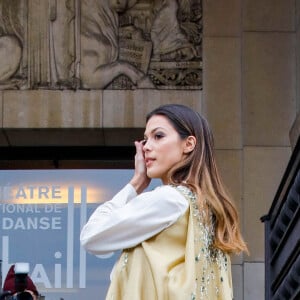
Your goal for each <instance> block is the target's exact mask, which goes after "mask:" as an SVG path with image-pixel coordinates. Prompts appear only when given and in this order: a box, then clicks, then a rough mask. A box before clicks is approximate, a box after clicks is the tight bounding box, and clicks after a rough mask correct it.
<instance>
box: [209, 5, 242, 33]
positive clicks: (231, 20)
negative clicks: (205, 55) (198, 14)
mask: <svg viewBox="0 0 300 300" xmlns="http://www.w3.org/2000/svg"><path fill="white" fill-rule="evenodd" d="M241 3H242V1H240V0H227V1H223V0H216V1H210V0H204V1H203V34H204V36H205V37H210V36H240V32H241Z"/></svg>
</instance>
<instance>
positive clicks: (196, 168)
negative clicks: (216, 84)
mask: <svg viewBox="0 0 300 300" xmlns="http://www.w3.org/2000/svg"><path fill="white" fill-rule="evenodd" d="M153 115H162V116H165V117H166V118H167V119H168V120H169V121H170V123H171V124H172V126H173V127H174V129H175V130H176V131H177V132H178V134H179V136H180V138H181V139H186V138H187V137H188V136H194V137H195V138H196V141H197V142H196V145H195V148H194V150H193V151H192V152H191V153H189V155H187V156H186V158H185V159H184V160H183V161H181V162H179V163H178V164H176V165H175V166H174V167H173V168H172V169H171V170H170V171H169V173H168V179H169V183H170V184H175V185H179V184H185V185H187V186H189V187H190V188H191V189H192V190H193V191H194V192H196V194H197V195H198V201H199V202H201V201H203V199H204V198H205V202H206V203H207V205H208V207H209V208H210V209H211V210H212V213H213V217H214V220H215V240H214V245H215V247H217V248H219V249H221V250H223V251H225V252H227V253H239V252H241V251H246V252H247V253H248V249H247V246H246V244H245V242H244V240H243V238H242V235H241V232H240V225H239V217H238V213H237V210H236V207H235V205H234V204H233V202H232V200H231V199H230V197H229V196H228V194H227V192H226V190H225V187H224V184H223V183H222V181H221V177H220V174H219V172H218V169H217V165H216V160H215V155H214V149H213V147H214V142H213V135H212V133H211V130H210V128H209V125H208V122H207V121H206V119H205V118H203V117H202V116H201V115H200V114H199V113H197V112H195V111H193V110H192V109H190V108H188V107H186V106H184V105H179V104H167V105H163V106H160V107H158V108H156V109H155V110H153V111H152V112H150V113H149V114H148V115H147V118H146V120H147V122H148V120H149V119H150V118H151V117H152V116H153ZM201 199H202V200H201Z"/></svg>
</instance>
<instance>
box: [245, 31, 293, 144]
mask: <svg viewBox="0 0 300 300" xmlns="http://www.w3.org/2000/svg"><path fill="white" fill-rule="evenodd" d="M243 48H244V57H243V69H244V70H243V71H244V74H243V78H244V81H243V127H244V144H245V145H249V146H256V145H263V146H289V145H290V141H289V130H290V128H291V126H292V124H293V122H294V120H295V117H296V104H295V98H296V82H295V81H296V78H295V75H296V67H295V66H296V56H295V35H294V34H289V33H246V34H245V38H244V46H243Z"/></svg>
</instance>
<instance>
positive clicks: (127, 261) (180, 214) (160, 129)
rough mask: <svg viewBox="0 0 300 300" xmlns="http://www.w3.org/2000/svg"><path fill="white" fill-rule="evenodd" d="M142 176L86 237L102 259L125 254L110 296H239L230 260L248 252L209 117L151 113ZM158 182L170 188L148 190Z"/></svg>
mask: <svg viewBox="0 0 300 300" xmlns="http://www.w3.org/2000/svg"><path fill="white" fill-rule="evenodd" d="M135 146H136V156H135V173H134V176H133V178H132V179H131V181H130V183H129V184H128V185H126V186H125V187H124V188H123V189H122V190H121V191H120V192H119V193H118V194H117V195H116V196H115V197H114V198H113V199H112V200H110V201H108V202H106V203H105V204H103V205H101V206H100V207H98V208H97V210H96V211H95V212H94V213H93V214H92V216H91V217H90V219H89V221H88V223H87V224H86V225H85V226H84V228H83V229H82V232H81V243H82V245H83V246H84V247H85V249H86V250H87V251H89V252H91V253H94V254H104V253H107V252H109V251H115V250H118V249H123V252H122V255H121V257H120V259H119V261H118V262H117V263H116V265H115V267H114V270H113V272H112V275H111V276H112V278H111V280H112V281H111V285H110V288H109V290H108V294H107V298H106V299H115V300H122V299H125V300H142V299H143V300H147V299H149V300H154V299H158V300H167V299H171V300H184V299H206V300H214V299H222V300H227V299H232V285H231V263H230V257H229V255H230V254H231V253H239V252H241V251H247V247H246V245H245V243H244V241H243V239H242V237H241V234H240V230H239V223H238V215H237V212H236V209H235V207H234V205H233V203H232V202H231V200H230V199H229V197H228V196H227V195H226V193H225V190H224V187H223V185H222V183H221V180H220V176H219V174H218V171H217V168H216V162H215V158H214V155H213V138H212V135H211V132H210V130H209V127H208V124H207V122H206V120H205V119H204V118H203V117H201V116H200V115H199V114H198V113H196V112H194V111H193V110H191V109H189V108H188V107H185V106H183V105H173V104H170V105H164V106H161V107H159V108H157V109H155V110H154V111H152V112H151V113H150V114H149V115H148V116H147V124H146V130H145V139H144V140H143V141H141V142H135ZM152 178H160V179H161V180H162V183H163V185H162V186H161V187H158V188H156V189H155V190H153V191H150V192H144V193H143V191H144V189H145V188H146V187H147V186H148V185H149V182H150V180H151V179H152Z"/></svg>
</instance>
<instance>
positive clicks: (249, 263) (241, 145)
mask: <svg viewBox="0 0 300 300" xmlns="http://www.w3.org/2000/svg"><path fill="white" fill-rule="evenodd" d="M85 2H86V1H85ZM142 2H143V3H146V2H147V1H146V2H145V1H142ZM32 3H33V2H32ZM146 4H147V3H146ZM298 10H299V1H296V0H278V1H273V0H263V1H261V0H227V1H221V0H217V1H211V0H203V38H202V43H203V45H202V47H203V52H202V59H201V61H202V60H203V82H201V84H200V83H199V82H198V86H197V88H195V85H191V86H189V87H187V86H185V87H178V86H177V87H176V86H175V87H174V86H173V87H171V88H170V87H169V88H162V87H161V86H160V87H157V86H156V87H154V88H147V87H146V88H143V89H139V87H138V86H137V87H134V88H132V86H127V87H128V88H124V86H121V87H120V85H118V84H120V82H115V85H110V86H108V88H105V89H103V88H101V87H96V88H95V87H93V85H91V86H90V87H88V88H85V87H83V89H80V88H74V84H75V85H76V84H78V82H77V81H76V80H75V81H68V80H67V81H65V82H64V83H65V84H69V86H67V87H68V88H65V87H62V86H60V88H61V89H59V88H58V85H57V82H55V84H54V85H52V83H53V82H52V81H51V80H50V81H49V82H48V83H49V85H48V87H47V88H40V89H34V88H35V86H34V85H31V86H30V85H29V88H28V85H26V86H25V87H26V88H24V86H22V85H20V86H18V87H17V89H15V90H11V89H8V90H7V89H2V91H0V102H1V103H0V120H1V125H2V131H1V132H0V145H1V146H41V145H43V146H47V145H49V146H59V145H63V146H65V145H71V146H76V145H80V146H84V145H88V146H90V145H97V146H99V145H101V146H111V145H113V146H115V145H131V144H132V141H133V139H135V138H136V137H137V136H138V135H139V134H140V132H141V131H140V129H141V128H143V126H144V116H145V114H146V113H147V112H148V111H149V110H151V109H152V108H154V107H156V106H158V105H160V104H163V103H184V104H186V105H189V106H191V107H192V108H194V109H196V110H198V111H199V112H202V113H203V114H204V115H205V116H206V117H207V119H208V120H209V123H210V125H211V127H212V130H213V132H214V135H215V145H216V152H217V160H218V163H219V166H220V169H221V172H222V174H223V177H224V180H225V183H226V184H227V186H228V188H229V190H230V192H231V193H232V195H233V196H234V198H235V199H236V202H237V205H238V208H239V211H240V215H241V223H242V227H243V232H244V236H245V239H246V240H247V242H248V244H249V248H250V256H239V257H234V258H233V281H234V293H235V299H238V300H242V299H244V300H258V299H264V226H263V224H262V223H261V222H260V217H261V216H262V215H264V214H265V213H266V212H267V211H268V209H269V207H270V205H271V202H272V200H273V198H274V195H275V192H276V189H277V187H278V184H279V182H280V180H281V176H282V175H283V172H284V170H285V167H286V165H287V162H288V160H289V157H290V154H291V143H290V137H289V133H290V129H291V128H292V125H293V124H294V122H295V119H296V114H297V111H298V113H299V107H300V105H299V86H300V85H299V65H300V64H299V53H300V51H299V50H300V46H299V41H300V38H299V28H298V27H299V26H298V23H299V21H298V19H299V12H298ZM75 25H76V24H74V26H75ZM74 28H75V29H76V26H75V27H74ZM55 30H57V29H55ZM75 32H76V30H75ZM31 38H32V37H31ZM73 49H74V51H75V53H76V47H75V48H73ZM198 51H199V49H198ZM16 55H17V54H16ZM28 57H29V56H28ZM66 59H67V58H66ZM179 61H180V62H181V63H182V61H184V59H183V57H181V58H180V59H179ZM26 63H27V62H23V65H24V64H26ZM173 63H174V61H173ZM23 65H22V66H23ZM191 65H192V64H191ZM191 65H189V66H191ZM156 66H157V65H156ZM168 66H170V64H169V65H168ZM73 67H74V66H73ZM181 68H182V65H181ZM197 68H198V69H197V70H198V71H199V65H197ZM201 68H202V65H201ZM32 70H33V69H32ZM72 70H73V71H74V74H77V73H76V72H77V69H76V67H74V68H73V69H72ZM147 72H148V71H147ZM147 72H146V73H147ZM150 73H151V72H148V73H147V74H148V75H149V77H150V78H151V76H150V75H151V74H150ZM173 74H174V73H173ZM198 74H199V73H198ZM68 76H69V74H68ZM72 76H73V75H72ZM30 78H31V79H30V80H33V81H30V82H35V81H34V80H36V79H35V77H30ZM49 78H50V77H49ZM72 78H74V77H72ZM152 78H153V77H152ZM165 78H166V77H165ZM122 82H123V81H122ZM48 83H47V84H48ZM90 84H92V83H90ZM125 84H128V81H126V82H125ZM116 86H117V87H118V88H115V87H116ZM202 86H203V90H202ZM70 87H72V88H74V89H70ZM120 88H121V89H120ZM295 124H296V123H295ZM297 124H298V123H297ZM91 129H93V130H91ZM124 133H126V134H124Z"/></svg>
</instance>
